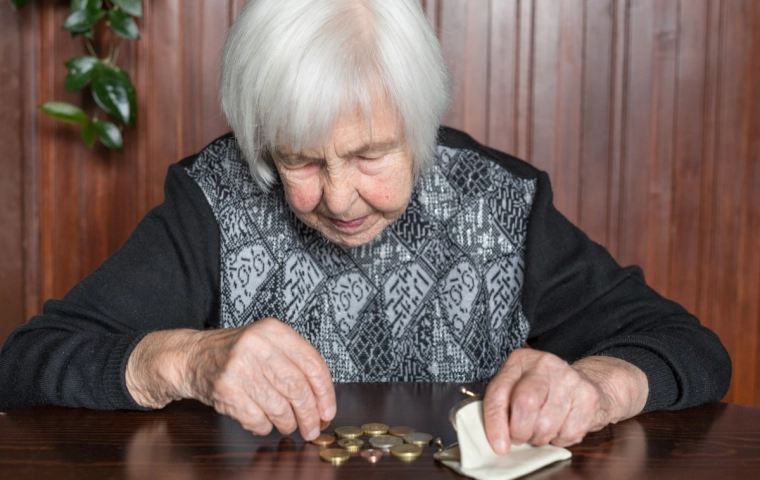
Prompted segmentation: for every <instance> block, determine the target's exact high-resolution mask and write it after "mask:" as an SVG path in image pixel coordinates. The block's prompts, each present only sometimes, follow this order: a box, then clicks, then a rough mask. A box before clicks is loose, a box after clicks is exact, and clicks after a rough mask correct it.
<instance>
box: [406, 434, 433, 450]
mask: <svg viewBox="0 0 760 480" xmlns="http://www.w3.org/2000/svg"><path fill="white" fill-rule="evenodd" d="M432 439H433V436H432V435H428V434H427V433H422V432H414V433H407V434H406V435H404V441H405V442H406V443H411V444H412V445H417V446H418V447H427V446H428V445H430V441H431V440H432Z"/></svg>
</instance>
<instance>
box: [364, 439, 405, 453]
mask: <svg viewBox="0 0 760 480" xmlns="http://www.w3.org/2000/svg"><path fill="white" fill-rule="evenodd" d="M402 443H404V441H403V440H401V439H400V438H399V437H394V436H393V435H377V436H375V437H370V439H369V444H370V445H372V446H373V447H374V448H377V449H379V450H385V451H387V450H390V448H391V447H392V446H394V445H401V444H402Z"/></svg>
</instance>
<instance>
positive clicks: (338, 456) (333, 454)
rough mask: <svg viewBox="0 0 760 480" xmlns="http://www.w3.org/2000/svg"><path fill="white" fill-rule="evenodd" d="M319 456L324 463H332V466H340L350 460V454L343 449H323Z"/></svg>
mask: <svg viewBox="0 0 760 480" xmlns="http://www.w3.org/2000/svg"><path fill="white" fill-rule="evenodd" d="M319 456H320V457H321V458H322V460H324V461H325V462H328V463H332V464H333V465H341V464H343V463H346V462H347V461H348V459H349V458H351V453H349V451H348V450H345V449H343V448H325V449H324V450H322V451H321V452H319Z"/></svg>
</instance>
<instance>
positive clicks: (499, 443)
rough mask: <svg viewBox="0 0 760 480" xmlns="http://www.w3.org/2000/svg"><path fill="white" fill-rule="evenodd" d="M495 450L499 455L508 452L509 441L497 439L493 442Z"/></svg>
mask: <svg viewBox="0 0 760 480" xmlns="http://www.w3.org/2000/svg"><path fill="white" fill-rule="evenodd" d="M493 450H494V452H496V453H498V454H499V455H504V454H505V453H507V442H505V441H504V440H501V439H499V440H496V441H495V442H493Z"/></svg>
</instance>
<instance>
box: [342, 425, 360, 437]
mask: <svg viewBox="0 0 760 480" xmlns="http://www.w3.org/2000/svg"><path fill="white" fill-rule="evenodd" d="M363 433H364V430H362V429H361V428H359V427H338V428H336V429H335V434H336V435H337V436H339V437H340V438H357V437H361V436H362V434H363Z"/></svg>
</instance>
